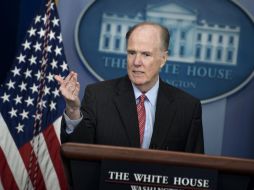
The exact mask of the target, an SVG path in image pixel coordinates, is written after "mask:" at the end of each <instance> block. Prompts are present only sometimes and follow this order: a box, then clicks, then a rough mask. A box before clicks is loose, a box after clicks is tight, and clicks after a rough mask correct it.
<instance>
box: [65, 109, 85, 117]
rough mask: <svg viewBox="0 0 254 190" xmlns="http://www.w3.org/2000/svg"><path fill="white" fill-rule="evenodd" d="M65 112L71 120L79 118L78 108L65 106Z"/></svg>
mask: <svg viewBox="0 0 254 190" xmlns="http://www.w3.org/2000/svg"><path fill="white" fill-rule="evenodd" d="M65 113H66V115H67V116H68V117H69V118H70V119H71V120H77V119H80V118H81V115H80V109H79V108H70V107H68V106H67V107H66V109H65Z"/></svg>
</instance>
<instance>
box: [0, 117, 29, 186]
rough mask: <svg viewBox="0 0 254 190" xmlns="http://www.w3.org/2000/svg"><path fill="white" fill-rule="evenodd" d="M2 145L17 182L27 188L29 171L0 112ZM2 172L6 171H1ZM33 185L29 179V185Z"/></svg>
mask: <svg viewBox="0 0 254 190" xmlns="http://www.w3.org/2000/svg"><path fill="white" fill-rule="evenodd" d="M0 123H1V124H0V131H1V133H0V146H1V148H2V150H3V153H4V155H5V157H6V160H7V161H8V163H9V167H10V171H11V172H12V174H13V176H14V179H15V181H16V184H17V185H18V188H19V189H25V187H26V179H27V177H28V173H27V171H26V168H25V165H24V162H23V160H22V158H21V156H20V154H19V150H18V149H17V147H16V145H15V143H14V142H13V138H12V136H11V135H10V133H9V130H8V127H7V126H6V123H5V121H4V119H3V117H2V114H1V113H0ZM13 158H15V159H13ZM1 173H4V172H3V171H1ZM4 175H6V174H5V173H4ZM30 186H31V181H30V180H29V187H30Z"/></svg>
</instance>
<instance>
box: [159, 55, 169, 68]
mask: <svg viewBox="0 0 254 190" xmlns="http://www.w3.org/2000/svg"><path fill="white" fill-rule="evenodd" d="M162 60H163V62H162V63H161V65H160V68H162V67H163V66H164V65H165V64H166V62H167V60H168V51H163V52H162Z"/></svg>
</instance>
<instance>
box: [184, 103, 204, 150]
mask: <svg viewBox="0 0 254 190" xmlns="http://www.w3.org/2000/svg"><path fill="white" fill-rule="evenodd" d="M185 151H186V152H193V153H204V138H203V125H202V109H201V104H200V102H198V103H196V106H195V109H194V112H193V116H192V120H191V126H190V128H189V133H188V138H187V143H186V147H185Z"/></svg>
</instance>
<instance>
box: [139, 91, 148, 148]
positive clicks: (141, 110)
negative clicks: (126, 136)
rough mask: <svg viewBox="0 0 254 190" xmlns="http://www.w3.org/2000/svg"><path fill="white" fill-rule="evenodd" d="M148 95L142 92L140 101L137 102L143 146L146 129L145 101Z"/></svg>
mask: <svg viewBox="0 0 254 190" xmlns="http://www.w3.org/2000/svg"><path fill="white" fill-rule="evenodd" d="M145 99H146V95H144V94H142V95H141V96H139V103H138V104H137V113H138V125H139V135H140V145H141V146H142V143H143V139H144V131H145V124H146V110H145V105H144V102H145Z"/></svg>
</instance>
